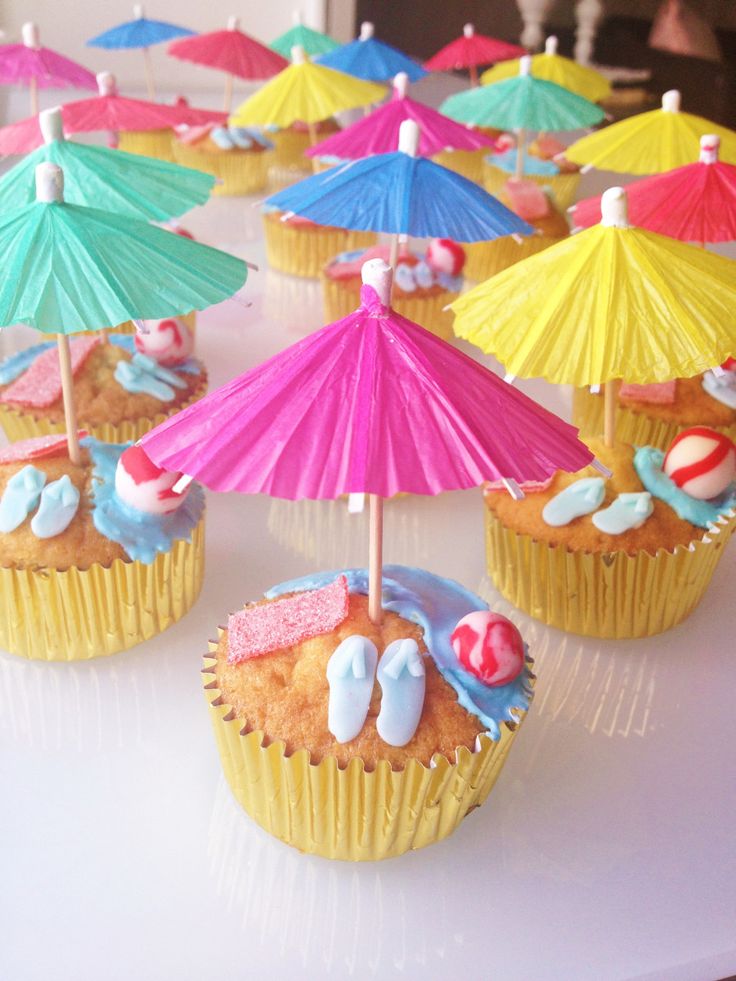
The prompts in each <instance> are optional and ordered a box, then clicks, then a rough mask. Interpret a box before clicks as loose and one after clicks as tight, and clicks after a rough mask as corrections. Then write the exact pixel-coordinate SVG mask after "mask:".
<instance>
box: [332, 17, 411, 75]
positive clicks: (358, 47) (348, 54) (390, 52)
mask: <svg viewBox="0 0 736 981" xmlns="http://www.w3.org/2000/svg"><path fill="white" fill-rule="evenodd" d="M373 32H374V28H373V24H371V23H370V22H368V21H366V22H365V23H363V24H361V25H360V36H359V37H357V38H356V39H355V40H354V41H351V42H350V43H349V44H343V45H342V47H339V48H335V50H334V51H330V52H328V53H327V54H325V55H320V57H319V59H318V60H319V63H320V64H321V65H325V66H326V67H327V68H335V69H337V71H340V72H346V73H347V74H348V75H353V76H355V78H362V79H365V80H366V81H370V82H387V81H388V80H389V79H390V78H393V77H394V75H398V73H399V72H406V74H407V75H408V76H409V79H410V81H412V82H418V81H419V79H420V78H424V76H425V75H426V74H427V72H426V71H425V70H424V69H423V68H422V66H421V65H419V64H418V63H417V62H416V61H414V59H413V58H410V57H409V56H408V55H405V54H404V53H403V52H402V51H399V50H398V49H397V48H392V47H391V45H390V44H384V42H383V41H379V40H378V39H377V38H375V37H374V36H373Z"/></svg>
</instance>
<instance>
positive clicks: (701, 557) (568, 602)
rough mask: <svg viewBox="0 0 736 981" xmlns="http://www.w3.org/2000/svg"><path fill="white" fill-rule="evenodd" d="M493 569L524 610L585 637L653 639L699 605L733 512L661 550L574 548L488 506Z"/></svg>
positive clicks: (733, 525)
mask: <svg viewBox="0 0 736 981" xmlns="http://www.w3.org/2000/svg"><path fill="white" fill-rule="evenodd" d="M485 511H486V518H485V521H486V549H487V559H488V571H489V574H490V576H491V578H492V580H493V582H494V585H495V586H496V588H497V589H498V590H499V592H501V593H502V594H503V595H504V596H505V597H506V599H508V600H510V602H512V603H513V604H514V606H517V607H518V608H519V609H520V610H523V611H524V613H528V614H529V615H530V616H533V617H536V618H537V619H538V620H542V621H543V622H544V623H546V624H549V626H551V627H558V628H559V629H560V630H566V631H568V632H570V633H574V634H583V635H585V636H587V637H609V638H619V639H623V638H635V637H651V636H653V635H654V634H659V633H662V632H663V631H665V630H669V629H670V628H671V627H674V626H675V625H676V624H678V623H680V622H681V621H682V620H684V619H685V617H687V616H688V615H689V614H690V613H691V612H692V611H693V610H694V609H695V607H696V606H697V605H698V603H699V602H700V600H701V598H702V596H703V593H704V592H705V590H706V589H707V587H708V584H709V583H710V580H711V578H712V576H713V573H714V572H715V569H716V566H717V565H718V563H719V561H720V559H721V556H722V555H723V552H724V550H725V546H726V545H727V544H728V540H729V539H730V537H731V535H732V534H733V532H734V529H736V512H731V513H730V514H729V515H728V516H727V517H724V518H722V519H721V521H719V523H718V524H717V525H716V526H714V527H713V528H712V529H708V531H707V532H704V533H703V538H702V539H698V540H696V541H693V542H691V543H690V545H689V546H687V547H686V546H677V547H676V548H675V549H674V550H673V551H667V550H666V549H660V550H659V551H658V552H657V553H656V555H650V554H649V553H647V552H640V553H638V554H637V555H635V556H630V555H627V554H626V553H625V552H611V553H607V554H602V553H592V552H573V551H570V550H568V549H566V548H561V547H553V546H550V545H548V544H546V543H545V542H538V541H535V540H534V539H533V538H532V537H531V536H530V535H520V534H518V533H517V532H515V531H512V530H511V529H509V528H507V527H505V526H504V525H503V523H502V522H501V521H500V520H499V519H498V518H497V517H496V515H495V514H494V513H493V511H491V509H490V508H489V507H487V506H486V508H485Z"/></svg>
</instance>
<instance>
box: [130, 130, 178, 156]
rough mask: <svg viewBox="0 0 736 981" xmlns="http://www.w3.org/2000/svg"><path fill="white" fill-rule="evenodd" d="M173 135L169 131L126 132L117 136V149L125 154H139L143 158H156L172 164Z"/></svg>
mask: <svg viewBox="0 0 736 981" xmlns="http://www.w3.org/2000/svg"><path fill="white" fill-rule="evenodd" d="M172 142H174V135H173V133H172V131H171V130H170V129H150V130H147V131H145V132H144V131H140V132H139V131H128V132H125V133H120V134H119V139H118V148H119V149H120V150H124V151H125V152H126V153H139V154H141V156H144V157H156V158H157V159H158V160H168V161H169V163H174V151H173V149H172Z"/></svg>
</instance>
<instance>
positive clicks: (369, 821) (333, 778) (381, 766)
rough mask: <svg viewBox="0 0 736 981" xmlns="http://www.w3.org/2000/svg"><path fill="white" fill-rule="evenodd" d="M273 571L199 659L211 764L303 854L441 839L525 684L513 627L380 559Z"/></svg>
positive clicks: (524, 699)
mask: <svg viewBox="0 0 736 981" xmlns="http://www.w3.org/2000/svg"><path fill="white" fill-rule="evenodd" d="M384 576H385V578H384V580H383V596H384V606H385V607H386V612H385V614H384V617H383V620H382V622H381V624H380V626H377V625H376V624H374V623H373V622H372V621H371V620H370V618H369V615H368V609H367V607H368V601H367V597H366V593H367V591H368V585H367V579H368V576H367V572H366V570H364V569H350V570H345V571H343V572H331V573H321V574H317V575H314V576H311V577H310V576H308V577H305V578H303V579H297V580H293V581H291V582H286V583H282V584H281V585H279V586H276V587H274V588H273V589H271V590H270V591H269V592H268V593H267V594H266V596H265V598H264V599H263V600H260V601H258V602H256V603H253V604H250V605H248V606H246V607H245V608H244V609H243V610H241V611H238V612H236V613H234V614H232V615H231V616H230V618H229V620H228V624H227V627H223V628H222V629H220V630H219V631H218V639H217V640H216V641H213V642H212V643H211V644H210V650H209V654H208V655H207V656H206V658H205V665H204V678H205V695H206V697H207V702H208V705H209V711H210V720H211V722H212V725H213V728H214V732H215V737H216V741H217V745H218V748H219V751H220V756H221V759H222V765H223V768H224V771H225V775H226V777H227V780H228V782H229V784H230V787H231V789H232V791H233V793H234V795H235V797H236V798H237V800H238V801H239V802H240V804H241V805H242V806H243V807H244V808H245V810H246V811H247V812H248V813H249V814H250V815H251V817H252V818H253V819H254V820H255V821H257V822H258V824H260V825H261V826H262V827H263V828H265V829H266V830H267V831H268V832H270V833H271V834H273V835H275V836H276V837H278V838H280V839H281V840H282V841H284V842H286V843H287V844H290V845H293V846H294V847H296V848H298V849H299V850H301V851H303V852H311V853H315V854H319V855H322V856H325V857H329V858H337V859H346V860H351V861H362V860H376V859H382V858H390V857H392V856H395V855H399V854H401V853H403V852H406V851H408V850H410V849H414V848H422V847H424V846H426V845H429V844H432V843H433V842H436V841H439V840H441V839H442V838H444V837H446V836H447V835H449V834H451V833H452V831H454V830H455V828H456V827H457V826H458V825H459V823H460V821H461V820H462V819H463V818H464V817H465V815H466V814H468V813H469V812H470V811H471V810H473V809H474V808H475V807H477V806H478V805H479V804H481V803H482V802H483V801H484V799H485V798H486V796H487V794H488V793H489V791H490V789H491V787H492V786H493V783H494V782H495V780H496V777H497V776H498V773H499V771H500V769H501V766H502V765H503V762H504V760H505V757H506V754H507V752H508V750H509V748H510V745H511V742H512V741H513V739H514V737H515V735H516V732H517V731H518V728H519V725H520V723H521V722H522V720H523V718H524V717H525V714H526V711H527V709H528V707H529V703H530V700H531V695H532V680H533V676H532V675H531V672H530V664H531V662H530V661H529V659H528V656H527V653H526V648H525V645H524V644H523V642H522V640H521V637H520V635H519V633H518V630H517V629H516V627H514V625H513V624H512V623H511V622H510V621H508V620H506V618H504V617H500V616H499V615H497V614H493V613H490V611H489V610H488V608H487V606H486V604H485V603H484V602H483V601H482V600H481V599H480V598H479V597H477V596H475V595H473V594H472V593H470V592H469V591H467V590H466V589H464V588H463V587H462V586H459V585H458V584H457V583H455V582H452V581H450V580H447V579H442V578H440V577H439V576H436V575H433V574H431V573H428V572H424V571H422V570H419V569H412V568H408V567H405V566H388V567H385V568H384Z"/></svg>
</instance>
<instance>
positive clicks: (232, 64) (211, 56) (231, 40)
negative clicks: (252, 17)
mask: <svg viewBox="0 0 736 981" xmlns="http://www.w3.org/2000/svg"><path fill="white" fill-rule="evenodd" d="M168 53H169V54H170V55H172V57H174V58H180V59H181V60H182V61H191V62H193V63H194V64H195V65H205V66H206V67H207V68H216V69H218V70H219V71H223V72H225V73H226V75H225V112H230V109H231V102H232V96H233V76H234V75H237V77H238V78H246V79H264V78H272V77H273V76H274V75H277V74H278V73H279V72H280V71H282V70H283V69H284V68H286V67H287V65H288V64H289V62H288V61H287V60H286V58H282V57H281V55H280V54H277V53H276V52H275V51H272V50H271V49H270V48H267V47H266V46H265V45H264V44H261V43H260V41H256V39H255V38H253V37H250V36H249V35H248V34H244V33H243V31H241V30H240V27H239V21H238V18H237V17H231V18H230V19H229V20H228V23H227V30H224V31H211V32H210V33H208V34H198V35H196V36H195V37H187V38H183V39H182V40H181V41H174V43H173V44H170V45H169V47H168Z"/></svg>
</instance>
